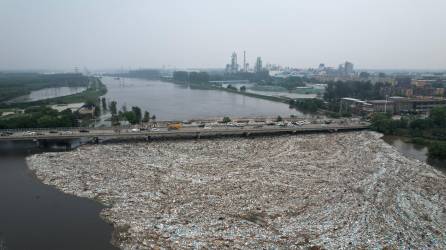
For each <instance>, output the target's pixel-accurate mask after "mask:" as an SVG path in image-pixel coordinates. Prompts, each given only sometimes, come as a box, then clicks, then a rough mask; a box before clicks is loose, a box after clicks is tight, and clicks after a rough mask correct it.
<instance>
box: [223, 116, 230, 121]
mask: <svg viewBox="0 0 446 250" xmlns="http://www.w3.org/2000/svg"><path fill="white" fill-rule="evenodd" d="M228 122H231V118H229V117H227V116H225V117H223V123H228Z"/></svg>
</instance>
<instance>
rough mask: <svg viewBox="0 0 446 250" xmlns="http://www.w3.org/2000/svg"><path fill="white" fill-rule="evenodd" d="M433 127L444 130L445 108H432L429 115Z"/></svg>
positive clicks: (445, 125)
mask: <svg viewBox="0 0 446 250" xmlns="http://www.w3.org/2000/svg"><path fill="white" fill-rule="evenodd" d="M429 118H430V119H431V120H432V122H433V123H434V125H435V126H437V127H439V128H446V108H439V107H438V108H433V109H432V110H431V112H430V114H429Z"/></svg>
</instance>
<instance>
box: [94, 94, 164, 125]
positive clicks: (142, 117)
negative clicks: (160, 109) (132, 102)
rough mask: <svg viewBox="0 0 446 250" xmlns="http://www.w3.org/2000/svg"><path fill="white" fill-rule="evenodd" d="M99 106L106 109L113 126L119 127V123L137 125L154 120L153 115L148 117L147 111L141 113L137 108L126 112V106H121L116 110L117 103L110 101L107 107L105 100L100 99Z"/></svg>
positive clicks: (134, 107)
mask: <svg viewBox="0 0 446 250" xmlns="http://www.w3.org/2000/svg"><path fill="white" fill-rule="evenodd" d="M101 104H102V109H103V110H107V109H108V110H109V111H110V113H111V115H112V118H111V122H112V125H113V126H117V125H120V121H128V122H129V123H130V124H139V123H142V122H144V123H147V122H150V121H155V120H156V116H155V115H152V116H150V113H149V112H148V111H147V110H146V111H144V112H142V110H141V108H140V107H138V106H133V107H131V109H130V110H128V109H127V106H126V105H123V106H122V107H121V109H120V110H118V103H117V102H116V101H111V102H110V104H109V105H108V106H107V102H106V100H105V98H102V100H101Z"/></svg>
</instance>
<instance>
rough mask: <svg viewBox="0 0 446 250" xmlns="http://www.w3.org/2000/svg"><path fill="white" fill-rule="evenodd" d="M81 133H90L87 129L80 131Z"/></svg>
mask: <svg viewBox="0 0 446 250" xmlns="http://www.w3.org/2000/svg"><path fill="white" fill-rule="evenodd" d="M79 132H81V133H90V131H89V130H86V129H81V130H79Z"/></svg>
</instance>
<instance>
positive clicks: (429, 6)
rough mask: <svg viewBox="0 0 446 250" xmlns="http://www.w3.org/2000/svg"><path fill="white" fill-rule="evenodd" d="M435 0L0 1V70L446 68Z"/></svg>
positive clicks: (444, 35) (440, 5) (441, 4)
mask: <svg viewBox="0 0 446 250" xmlns="http://www.w3.org/2000/svg"><path fill="white" fill-rule="evenodd" d="M445 9H446V2H445V1H441V0H425V1H421V0H413V1H410V2H409V1H406V0H393V1H385V0H374V1H365V0H339V1H329V0H316V1H311V2H309V1H301V0H282V1H272V0H267V1H259V0H257V1H254V0H246V1H243V2H242V1H235V0H228V1H218V2H217V1H205V0H191V1H180V0H168V1H162V2H161V1H142V0H133V1H125V2H124V1H118V0H95V1H91V0H90V1H88V0H79V1H56V0H40V1H32V2H31V1H26V0H1V1H0V32H1V34H2V35H1V36H0V70H38V69H42V70H43V69H45V70H72V69H73V68H74V67H79V69H81V70H82V69H83V68H84V67H87V68H88V69H91V70H97V69H120V68H124V69H130V68H131V69H138V68H162V67H163V66H166V67H170V68H224V66H225V64H227V63H229V61H230V56H231V54H232V52H234V51H236V52H238V55H239V64H242V60H243V51H246V52H247V60H248V62H249V63H250V64H251V66H252V65H253V63H254V60H255V58H256V57H257V56H261V57H262V58H263V61H264V63H272V64H280V65H282V66H290V67H297V68H309V67H317V65H318V64H319V63H325V64H326V65H327V66H332V67H336V66H337V65H338V64H340V63H343V62H345V61H346V60H347V61H351V62H353V63H354V64H355V67H356V68H361V69H370V70H373V69H382V70H385V69H394V70H403V69H407V70H410V69H420V70H445V69H446V57H445V55H446V46H445V44H446V32H442V30H441V28H442V27H441V24H442V23H446V16H444V15H443V10H445Z"/></svg>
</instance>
